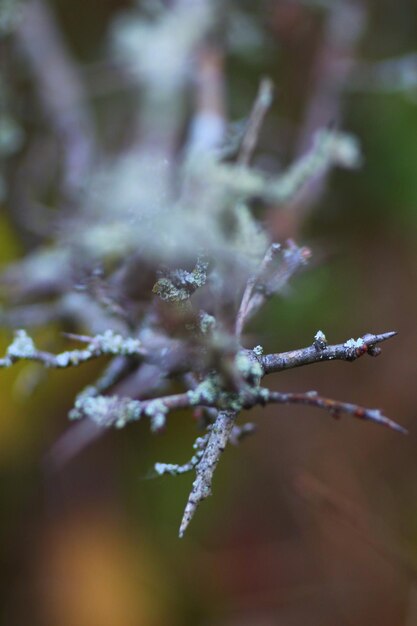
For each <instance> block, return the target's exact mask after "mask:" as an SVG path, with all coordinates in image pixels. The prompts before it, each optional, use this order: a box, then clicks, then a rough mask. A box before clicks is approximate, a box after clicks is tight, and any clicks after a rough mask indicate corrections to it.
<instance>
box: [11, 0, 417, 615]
mask: <svg viewBox="0 0 417 626" xmlns="http://www.w3.org/2000/svg"><path fill="white" fill-rule="evenodd" d="M226 4H227V7H226ZM315 4H317V5H318V4H320V3H315ZM322 4H324V3H322ZM330 4H331V5H332V6H333V8H332V11H333V14H334V15H335V16H336V17H335V19H336V20H337V19H339V20H340V24H339V27H340V28H341V30H340V34H339V35H338V36H337V37H336V39H335V41H333V42H332V43H331V44H329V42H327V44H326V38H325V29H326V23H327V22H326V15H327V13H326V11H325V10H323V9H321V8H320V7H319V8H317V7H315V6H313V5H314V3H313V2H311V3H309V2H305V3H301V2H300V3H298V2H284V1H282V2H281V1H278V0H276V1H275V2H273V1H269V2H268V1H262V2H255V3H254V2H235V3H230V4H229V3H225V7H226V8H225V26H224V29H225V33H226V34H227V33H229V34H228V35H227V37H229V39H227V37H226V40H227V41H229V40H230V38H232V36H233V37H235V38H237V43H236V39H235V40H233V39H232V42H231V43H227V44H226V46H225V61H226V64H225V68H226V75H225V80H226V85H227V97H228V102H227V108H228V114H229V117H230V119H231V120H236V119H239V118H242V117H244V116H246V115H247V114H248V111H249V110H250V108H251V105H252V102H253V100H254V97H255V94H256V90H257V86H258V84H259V80H260V78H261V77H262V76H264V75H269V76H270V77H271V78H272V79H273V81H274V83H275V85H276V89H277V97H276V100H275V103H274V105H273V108H272V110H271V112H270V114H269V115H268V118H267V120H266V123H265V126H264V129H263V132H262V134H261V137H260V142H259V146H258V150H257V153H256V158H255V164H257V165H258V166H259V167H265V168H266V169H269V170H271V171H277V169H279V168H280V167H282V166H283V165H285V164H286V163H288V162H289V161H290V160H291V158H292V157H293V156H294V154H296V153H297V143H298V142H300V141H301V143H302V131H301V130H300V129H302V128H304V129H306V130H305V132H306V133H307V134H308V123H307V122H306V118H307V113H308V110H309V106H310V105H311V103H312V100H313V98H314V97H315V95H317V91H318V92H320V89H322V90H324V91H326V89H329V90H330V91H331V89H332V87H328V86H326V84H325V83H323V84H322V85H321V87H320V80H319V79H318V78H317V75H316V74H315V72H316V73H317V72H319V73H320V71H323V66H322V65H320V63H318V61H317V59H318V58H319V55H320V54H323V55H324V56H323V58H325V61H323V63H327V62H330V63H331V62H332V60H335V58H336V57H340V58H339V60H341V61H349V62H353V63H356V64H357V65H356V67H357V68H365V65H364V64H365V63H366V68H367V71H368V74H366V78H365V79H363V80H362V81H361V80H359V78H358V79H357V80H356V82H355V80H354V79H353V78H352V77H351V78H350V79H348V80H346V84H345V85H344V86H343V88H340V90H339V91H340V93H338V96H337V98H336V100H337V102H336V105H334V106H331V107H330V108H329V109H328V110H327V109H326V105H325V104H322V105H321V106H322V109H320V106H319V113H318V122H320V124H319V125H321V124H325V125H327V124H331V123H334V124H336V126H337V127H340V128H342V129H343V130H348V131H349V132H352V133H353V134H355V135H356V136H357V137H358V138H359V140H360V143H361V145H362V150H363V154H364V162H363V166H362V168H361V169H360V170H358V171H354V172H346V171H340V170H339V171H336V172H334V173H333V174H332V175H331V177H330V179H329V180H328V181H327V183H326V190H325V193H324V194H323V195H321V197H319V198H318V201H317V202H315V204H314V207H313V206H310V207H308V210H306V211H304V212H303V211H301V213H300V214H295V215H296V216H295V217H294V215H292V214H291V211H284V212H281V213H272V212H270V213H268V214H267V215H265V216H263V217H262V219H265V220H267V222H268V223H269V225H270V228H271V230H272V232H274V233H275V236H276V237H278V238H281V239H283V238H285V237H287V236H295V237H296V239H297V242H298V243H299V244H303V245H305V244H306V245H309V246H311V248H312V250H313V253H314V256H313V262H312V263H311V265H310V268H309V269H308V271H307V272H306V273H305V274H304V275H302V276H300V277H299V278H298V279H297V280H296V281H294V282H293V284H292V288H291V290H290V293H289V294H288V297H285V298H276V299H274V300H273V301H271V302H270V303H269V304H268V306H267V307H266V308H265V309H264V311H263V312H262V313H261V314H260V315H259V316H258V318H256V320H254V322H253V323H252V325H251V327H250V329H249V334H250V337H249V338H248V345H249V344H251V345H255V344H256V343H262V344H263V345H264V346H267V348H268V351H273V350H287V349H291V348H295V347H301V346H304V345H309V344H310V343H311V341H312V337H313V336H314V334H315V333H316V331H317V330H318V329H322V330H323V331H324V332H325V333H326V335H327V338H328V339H329V341H331V342H334V343H336V342H340V341H344V340H346V339H348V338H350V337H355V338H356V337H358V336H360V335H363V334H364V333H365V332H368V331H371V332H383V331H388V330H397V331H398V332H399V334H398V337H396V338H395V339H393V340H391V341H390V342H389V343H387V344H386V345H384V349H383V354H382V355H381V356H380V357H379V358H378V359H371V358H368V357H365V358H363V359H360V360H359V361H357V362H355V363H354V364H347V363H324V364H317V365H313V366H310V367H308V368H304V369H300V370H295V371H291V372H285V373H281V374H279V375H275V377H274V379H273V381H274V384H276V388H278V389H280V390H294V391H295V390H299V391H302V390H308V389H317V390H318V391H319V392H321V393H323V394H324V395H329V396H331V397H336V398H339V399H341V400H345V401H352V402H357V403H359V404H362V405H365V406H370V407H374V406H375V407H381V408H383V410H384V413H385V414H386V415H388V416H389V417H391V418H393V419H396V420H398V421H399V422H400V423H401V424H403V425H406V426H407V427H408V428H409V429H410V434H409V435H408V437H402V436H401V435H398V434H396V433H393V432H391V431H388V430H384V429H378V428H377V427H375V426H373V425H369V424H364V423H360V422H357V421H354V420H352V421H351V420H349V418H345V419H343V420H341V421H338V422H336V421H333V420H332V419H331V418H330V417H329V416H327V415H326V414H320V413H319V412H316V411H315V410H309V409H308V408H306V409H303V408H298V407H297V408H295V407H294V408H282V407H276V408H269V409H267V410H263V411H258V412H257V413H256V414H254V415H253V417H254V420H255V421H256V422H257V424H258V426H259V428H258V432H257V434H256V436H254V437H251V438H249V439H248V440H245V442H244V443H242V445H241V446H240V447H238V448H233V447H231V448H230V449H228V450H227V453H226V454H225V455H224V457H223V458H222V462H221V464H220V466H219V468H218V470H217V473H216V476H215V480H214V495H213V497H212V498H210V499H209V500H208V501H207V502H206V503H204V504H203V505H202V507H201V508H200V509H199V511H198V514H197V516H196V518H195V520H194V521H193V522H192V524H191V527H190V529H189V531H188V534H187V536H186V537H185V538H184V539H183V540H179V539H178V538H177V529H178V525H179V521H180V518H181V515H182V511H183V508H184V504H185V502H186V498H187V494H188V492H189V489H190V483H191V480H192V478H191V475H186V476H184V477H179V478H169V477H168V478H164V479H159V480H149V479H147V475H148V472H149V469H150V467H151V466H152V464H153V463H154V462H156V461H168V462H170V461H172V462H183V461H185V460H186V459H188V457H189V451H190V448H191V444H192V441H193V439H194V436H195V431H194V426H193V424H192V422H191V419H190V416H189V415H188V414H175V415H173V416H172V417H171V418H170V420H169V425H168V428H167V430H166V432H165V433H164V434H163V435H161V436H157V437H154V436H151V435H150V434H149V429H148V427H147V425H146V424H138V425H134V426H130V427H128V428H126V429H125V430H123V431H120V432H119V431H111V432H107V433H106V435H105V436H104V437H102V438H101V439H99V440H98V441H97V442H95V443H94V444H93V445H92V446H91V447H89V448H88V449H86V450H84V451H83V452H82V453H81V454H80V455H79V456H77V457H76V458H75V459H73V460H72V461H71V462H70V463H68V464H67V465H66V466H65V467H64V468H63V469H62V470H60V471H56V470H52V469H51V467H50V463H49V461H48V458H49V457H48V451H49V450H50V448H51V446H52V445H53V444H54V442H55V441H56V440H57V438H58V437H59V436H60V434H61V433H63V432H64V431H65V429H67V428H68V427H69V426H68V423H67V421H66V413H67V411H68V410H69V408H70V407H71V405H72V402H73V398H74V394H75V393H76V392H77V391H78V390H79V389H80V388H81V387H82V386H83V385H85V384H87V383H88V381H89V380H92V378H93V376H94V374H95V373H96V372H97V371H98V370H97V366H95V365H93V366H84V367H83V368H80V369H78V370H74V371H65V372H48V373H47V376H46V377H45V379H44V380H42V381H41V384H40V385H38V386H37V387H36V390H35V392H34V393H33V394H31V395H28V394H27V393H26V391H27V388H28V381H29V382H30V380H31V377H32V376H33V375H35V373H34V372H35V370H36V373H37V372H38V370H37V368H36V367H35V366H33V365H19V366H17V367H15V368H13V369H12V370H10V371H2V372H1V375H0V398H1V405H0V406H1V408H0V489H1V502H2V505H1V515H0V562H1V563H2V567H1V574H0V576H1V591H0V594H1V598H0V606H1V607H2V609H1V613H0V615H1V618H0V619H1V624H4V625H7V626H14V625H19V626H20V625H21V624H25V623H29V622H30V623H31V624H32V625H33V626H35V625H38V624H39V625H42V626H57V625H59V626H107V625H108V626H119V625H120V626H139V625H142V624H143V625H146V626H159V625H161V626H162V625H164V626H170V625H173V626H174V625H188V624H189V625H193V626H196V625H202V626H209V625H210V626H211V625H212V626H246V625H252V624H253V625H255V624H256V626H270V625H271V626H272V625H280V624H282V625H285V626H301V625H303V626H304V625H308V626H335V625H336V624H337V626H345V625H346V626H367V625H369V624H378V626H399V625H404V626H413V625H415V624H417V586H416V580H417V454H416V449H417V448H416V444H417V434H416V433H417V431H416V427H415V425H414V422H415V417H416V408H415V407H416V402H417V395H416V374H417V367H416V347H417V330H416V328H417V326H416V315H417V301H416V278H417V263H416V260H417V254H416V244H417V229H416V225H417V69H414V75H413V72H412V71H411V73H410V72H409V73H408V74H407V76H408V79H407V81H406V82H404V81H403V82H402V83H401V76H402V74H401V68H403V69H404V65H401V63H399V64H398V65H397V66H395V70H394V71H393V72H391V74H390V75H389V76H388V78H387V79H386V80H385V81H384V82H383V84H381V82H379V83H378V81H376V80H375V81H374V79H373V78H372V77H375V76H376V75H377V68H378V66H377V65H376V64H377V63H379V62H381V61H383V60H386V59H392V58H398V57H401V56H402V55H406V54H407V55H409V54H410V53H416V47H417V6H416V3H415V2H414V1H413V0H408V1H407V0H398V1H397V2H390V1H388V0H385V1H382V0H374V1H373V2H372V1H368V2H363V3H362V4H361V5H360V11H361V12H362V13H361V14H362V17H363V19H364V25H363V33H362V35H361V36H360V37H358V40H357V41H356V42H355V45H354V46H352V48H351V49H349V50H346V49H345V48H344V44H342V39H343V37H344V36H345V35H346V34H347V35H348V34H349V28H350V25H349V23H347V22H346V23H345V22H344V18H341V17H340V16H339V18H338V11H340V12H342V11H343V10H344V5H346V3H344V2H339V3H336V2H335V3H330ZM51 5H52V6H53V10H54V11H55V14H56V18H57V20H58V24H59V28H60V29H61V31H62V33H63V35H64V37H65V40H66V41H67V44H68V46H69V48H70V50H71V51H72V53H73V55H74V57H75V59H76V61H77V63H78V64H79V65H80V67H81V69H82V72H83V76H84V78H85V80H86V82H87V84H88V85H89V88H90V89H91V92H92V97H93V103H94V106H95V113H96V115H97V120H98V126H99V129H101V132H102V133H103V136H105V137H106V141H110V142H111V137H115V138H116V139H115V141H117V140H118V138H119V139H120V136H121V135H123V133H124V132H126V129H124V128H123V123H124V120H126V119H128V118H126V117H124V116H123V115H124V112H125V111H126V110H128V109H129V106H130V104H129V90H128V89H126V88H123V86H120V85H117V84H116V85H113V84H112V75H111V74H110V78H109V77H108V75H107V74H106V65H105V62H104V61H103V60H102V59H103V50H104V49H105V45H106V37H107V32H108V27H109V24H110V22H111V20H112V19H113V17H114V15H115V14H116V13H117V12H118V11H119V10H120V9H121V8H123V7H127V6H129V3H128V2H125V3H122V2H117V0H101V1H99V0H96V1H95V2H93V1H90V2H80V1H79V0H71V1H69V0H57V1H56V2H51ZM341 14H342V13H341ZM230 33H232V34H230ZM348 38H349V37H348ZM233 41H235V43H233ZM326 46H327V47H326ZM9 61H10V62H12V61H13V63H16V65H15V67H16V77H15V79H14V86H13V88H14V90H15V94H17V102H18V109H17V110H18V111H20V112H22V111H23V112H24V115H23V116H22V119H23V121H22V124H23V126H24V127H25V129H26V132H27V133H29V134H30V132H31V124H34V123H35V122H34V121H33V119H31V115H30V111H31V102H32V100H31V99H33V98H34V95H33V93H32V91H31V87H30V85H29V84H27V79H25V78H24V73H22V77H21V76H20V74H19V72H20V71H21V70H20V64H19V62H17V61H16V60H15V59H14V58H9ZM317 63H318V65H317ZM414 66H416V67H417V62H415V63H414ZM9 70H10V66H9V68H8V70H7V72H8V73H9ZM358 72H359V70H358ZM363 72H365V70H363ZM362 75H363V73H362V74H361V76H362ZM337 76H338V72H337V71H336V78H333V80H336V82H337ZM357 76H359V73H357ZM103 85H104V86H103ZM317 85H319V87H318V86H317ZM322 95H323V94H322ZM15 97H16V95H15ZM323 102H324V103H325V102H326V98H324V101H323ZM319 103H320V99H319ZM100 124H101V126H100ZM108 124H112V126H111V128H110V130H109V127H108ZM109 137H110V139H109ZM300 137H301V139H300ZM22 150H23V149H22ZM13 159H14V161H13V162H12V165H11V166H10V168H11V171H13V167H14V164H15V163H18V159H19V154H17V155H14V156H13ZM297 215H298V217H297ZM32 245H33V242H31V241H30V240H27V239H26V240H25V238H24V237H23V238H22V237H21V236H20V233H19V229H18V228H17V227H16V221H15V219H14V217H13V211H12V208H11V206H9V205H8V203H7V200H5V201H4V202H3V205H2V210H1V214H0V260H1V263H2V266H3V267H6V265H7V264H8V263H10V262H11V261H13V260H15V259H16V258H19V257H20V256H21V255H22V254H23V253H24V252H25V250H26V249H29V248H30V247H31V246H32ZM58 331H59V328H58V327H57V326H56V325H50V326H49V327H46V328H44V329H42V330H39V331H38V332H37V335H36V337H37V340H38V342H43V344H44V345H47V344H48V342H49V341H51V338H52V337H54V336H55V335H56V333H57V332H58ZM10 335H11V333H10V331H9V330H8V329H3V330H2V331H1V340H2V346H4V348H5V347H6V346H7V345H8V343H9V342H10Z"/></svg>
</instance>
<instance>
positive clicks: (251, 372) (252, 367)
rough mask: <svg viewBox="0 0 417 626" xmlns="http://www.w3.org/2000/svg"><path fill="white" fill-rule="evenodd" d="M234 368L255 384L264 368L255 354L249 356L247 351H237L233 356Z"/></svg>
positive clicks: (257, 383) (262, 373) (257, 382)
mask: <svg viewBox="0 0 417 626" xmlns="http://www.w3.org/2000/svg"><path fill="white" fill-rule="evenodd" d="M235 363H236V369H237V371H238V372H239V373H240V374H241V376H242V377H243V378H244V379H245V380H246V381H248V382H251V383H252V384H254V385H255V386H257V385H259V382H260V380H261V378H262V376H263V375H264V370H263V367H262V365H261V364H260V362H259V361H258V359H257V358H256V357H255V356H251V355H250V353H249V352H239V353H238V354H237V355H236V358H235Z"/></svg>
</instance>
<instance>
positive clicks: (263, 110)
mask: <svg viewBox="0 0 417 626" xmlns="http://www.w3.org/2000/svg"><path fill="white" fill-rule="evenodd" d="M273 93H274V86H273V84H272V81H271V80H269V78H264V79H263V80H262V81H261V84H260V85H259V91H258V95H257V96H256V100H255V104H254V105H253V109H252V112H251V114H250V117H249V120H248V126H247V130H246V133H245V135H244V137H243V141H242V146H241V149H240V153H239V156H238V159H237V162H238V163H239V165H245V166H246V167H247V166H248V165H249V163H250V160H251V157H252V154H253V151H254V150H255V146H256V143H257V141H258V136H259V131H260V130H261V126H262V122H263V120H264V117H265V115H266V114H267V112H268V109H269V107H270V106H271V104H272V98H273Z"/></svg>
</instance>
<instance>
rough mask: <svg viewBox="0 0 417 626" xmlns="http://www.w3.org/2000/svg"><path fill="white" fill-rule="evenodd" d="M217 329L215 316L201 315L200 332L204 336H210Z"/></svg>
mask: <svg viewBox="0 0 417 626" xmlns="http://www.w3.org/2000/svg"><path fill="white" fill-rule="evenodd" d="M215 327H216V318H215V317H213V315H209V314H208V313H205V312H203V313H201V315H200V330H201V332H202V333H203V335H208V334H209V333H211V332H212V331H213V330H214V329H215Z"/></svg>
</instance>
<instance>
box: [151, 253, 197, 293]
mask: <svg viewBox="0 0 417 626" xmlns="http://www.w3.org/2000/svg"><path fill="white" fill-rule="evenodd" d="M207 269H208V261H207V259H205V258H203V257H199V258H198V260H197V263H196V265H195V267H194V269H193V270H192V272H188V271H187V270H184V269H177V270H173V271H171V272H169V273H168V274H167V276H163V277H161V278H160V279H159V280H158V281H157V282H156V283H155V285H154V287H153V290H152V291H153V292H154V293H155V294H156V295H158V296H159V297H160V298H161V300H166V301H167V302H182V301H184V300H188V299H189V298H190V296H191V295H192V294H193V293H194V292H195V291H196V289H198V288H199V287H202V286H203V285H204V284H205V282H206V280H207Z"/></svg>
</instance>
